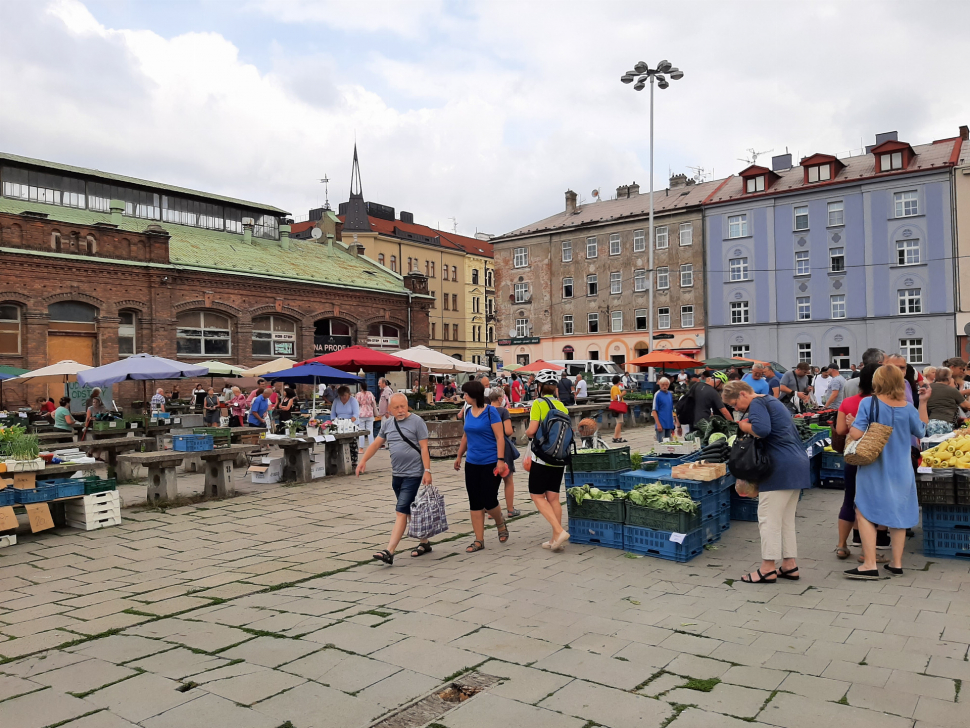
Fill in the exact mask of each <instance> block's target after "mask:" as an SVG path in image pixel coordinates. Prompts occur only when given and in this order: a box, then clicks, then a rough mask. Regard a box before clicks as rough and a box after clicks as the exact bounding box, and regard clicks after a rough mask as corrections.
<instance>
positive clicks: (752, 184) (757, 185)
mask: <svg viewBox="0 0 970 728" xmlns="http://www.w3.org/2000/svg"><path fill="white" fill-rule="evenodd" d="M744 191H745V192H764V191H765V176H764V175H763V174H759V175H758V176H757V177H749V178H748V179H747V180H746V181H745V183H744Z"/></svg>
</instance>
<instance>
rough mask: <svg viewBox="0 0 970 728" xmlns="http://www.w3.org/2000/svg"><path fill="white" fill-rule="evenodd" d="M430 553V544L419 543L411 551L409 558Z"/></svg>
mask: <svg viewBox="0 0 970 728" xmlns="http://www.w3.org/2000/svg"><path fill="white" fill-rule="evenodd" d="M430 553H431V544H429V543H419V544H418V545H417V548H415V549H412V550H411V558H414V557H416V556H424V555H425V554H430Z"/></svg>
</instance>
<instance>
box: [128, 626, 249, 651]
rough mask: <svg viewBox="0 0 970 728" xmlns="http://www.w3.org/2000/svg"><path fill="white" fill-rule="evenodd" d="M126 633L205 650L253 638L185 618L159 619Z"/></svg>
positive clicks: (236, 631)
mask: <svg viewBox="0 0 970 728" xmlns="http://www.w3.org/2000/svg"><path fill="white" fill-rule="evenodd" d="M125 634H126V635H132V634H133V635H140V636H142V637H150V638H154V639H160V640H165V641H166V642H171V643H174V644H180V645H184V646H185V647H191V648H193V649H196V650H202V651H204V652H215V651H217V650H223V649H225V648H226V647H230V646H232V645H235V644H238V643H240V642H244V641H246V640H250V639H252V635H250V634H247V633H246V632H243V631H241V630H238V629H233V628H232V627H226V626H223V625H221V624H206V623H204V622H189V621H187V620H184V619H159V620H157V621H155V622H149V623H148V624H143V625H140V626H138V627H133V628H131V629H128V630H125Z"/></svg>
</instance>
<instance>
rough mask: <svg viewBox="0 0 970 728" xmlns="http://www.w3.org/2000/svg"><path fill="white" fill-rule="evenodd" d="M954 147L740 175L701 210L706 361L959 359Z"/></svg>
mask: <svg viewBox="0 0 970 728" xmlns="http://www.w3.org/2000/svg"><path fill="white" fill-rule="evenodd" d="M962 142H963V140H962V139H960V138H954V139H944V140H939V141H936V142H933V143H931V144H923V145H919V146H915V147H914V146H911V145H910V144H908V143H906V142H904V141H899V140H898V138H897V134H896V133H895V132H890V133H887V134H881V135H879V136H877V138H876V144H875V145H874V146H872V147H869V148H868V149H867V153H866V154H864V155H858V156H854V157H847V158H842V159H839V158H837V157H836V156H834V155H830V154H822V153H818V154H813V155H811V156H809V157H805V158H804V159H802V160H801V163H800V164H799V165H798V166H792V163H791V162H792V160H791V155H790V154H785V155H780V156H776V157H774V158H773V159H772V164H771V169H768V168H767V167H761V166H757V165H752V166H749V167H748V168H747V169H745V170H744V171H743V172H741V173H740V174H738V175H736V176H732V177H729V178H728V179H726V180H725V181H724V182H723V183H722V185H721V186H720V187H719V188H718V189H716V190H715V191H714V192H713V193H711V194H710V195H709V197H708V198H707V199H706V200H705V202H704V231H705V235H704V237H705V243H706V251H705V257H706V260H705V265H706V270H707V288H708V290H707V296H706V301H707V306H708V311H707V321H708V336H707V355H708V356H723V357H732V356H750V357H753V358H756V359H763V360H773V361H778V362H780V363H781V364H783V365H784V366H786V367H790V366H793V365H794V364H795V363H797V362H798V361H806V362H809V363H812V364H816V365H821V364H823V363H830V362H834V363H836V364H838V365H839V366H840V367H841V368H848V366H849V364H850V363H853V362H855V363H857V362H859V361H860V360H861V358H862V352H863V351H865V350H866V349H867V348H869V347H872V346H875V347H879V348H881V349H884V350H886V351H899V352H901V353H902V354H903V355H905V356H906V358H907V361H909V362H910V363H911V364H913V365H915V366H918V367H919V366H922V365H926V364H930V363H934V364H939V363H940V362H942V361H943V360H944V359H946V358H947V357H950V356H953V355H954V354H956V353H957V352H958V349H957V348H956V347H957V342H956V332H955V314H954V311H955V303H954V302H955V286H956V279H955V264H954V262H955V259H954V256H955V253H954V249H955V248H954V240H953V232H952V220H953V212H952V206H953V199H952V197H953V195H952V187H951V185H952V180H951V170H952V168H953V166H954V164H955V163H956V162H957V158H958V155H959V152H960V149H961V145H962Z"/></svg>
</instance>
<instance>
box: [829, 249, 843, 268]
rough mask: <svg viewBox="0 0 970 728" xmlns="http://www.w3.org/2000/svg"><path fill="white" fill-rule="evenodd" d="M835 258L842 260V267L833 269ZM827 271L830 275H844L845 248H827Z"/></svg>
mask: <svg viewBox="0 0 970 728" xmlns="http://www.w3.org/2000/svg"><path fill="white" fill-rule="evenodd" d="M836 258H841V259H842V266H841V267H840V268H836V267H835V260H836ZM829 270H830V271H831V272H832V273H845V248H829Z"/></svg>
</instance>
